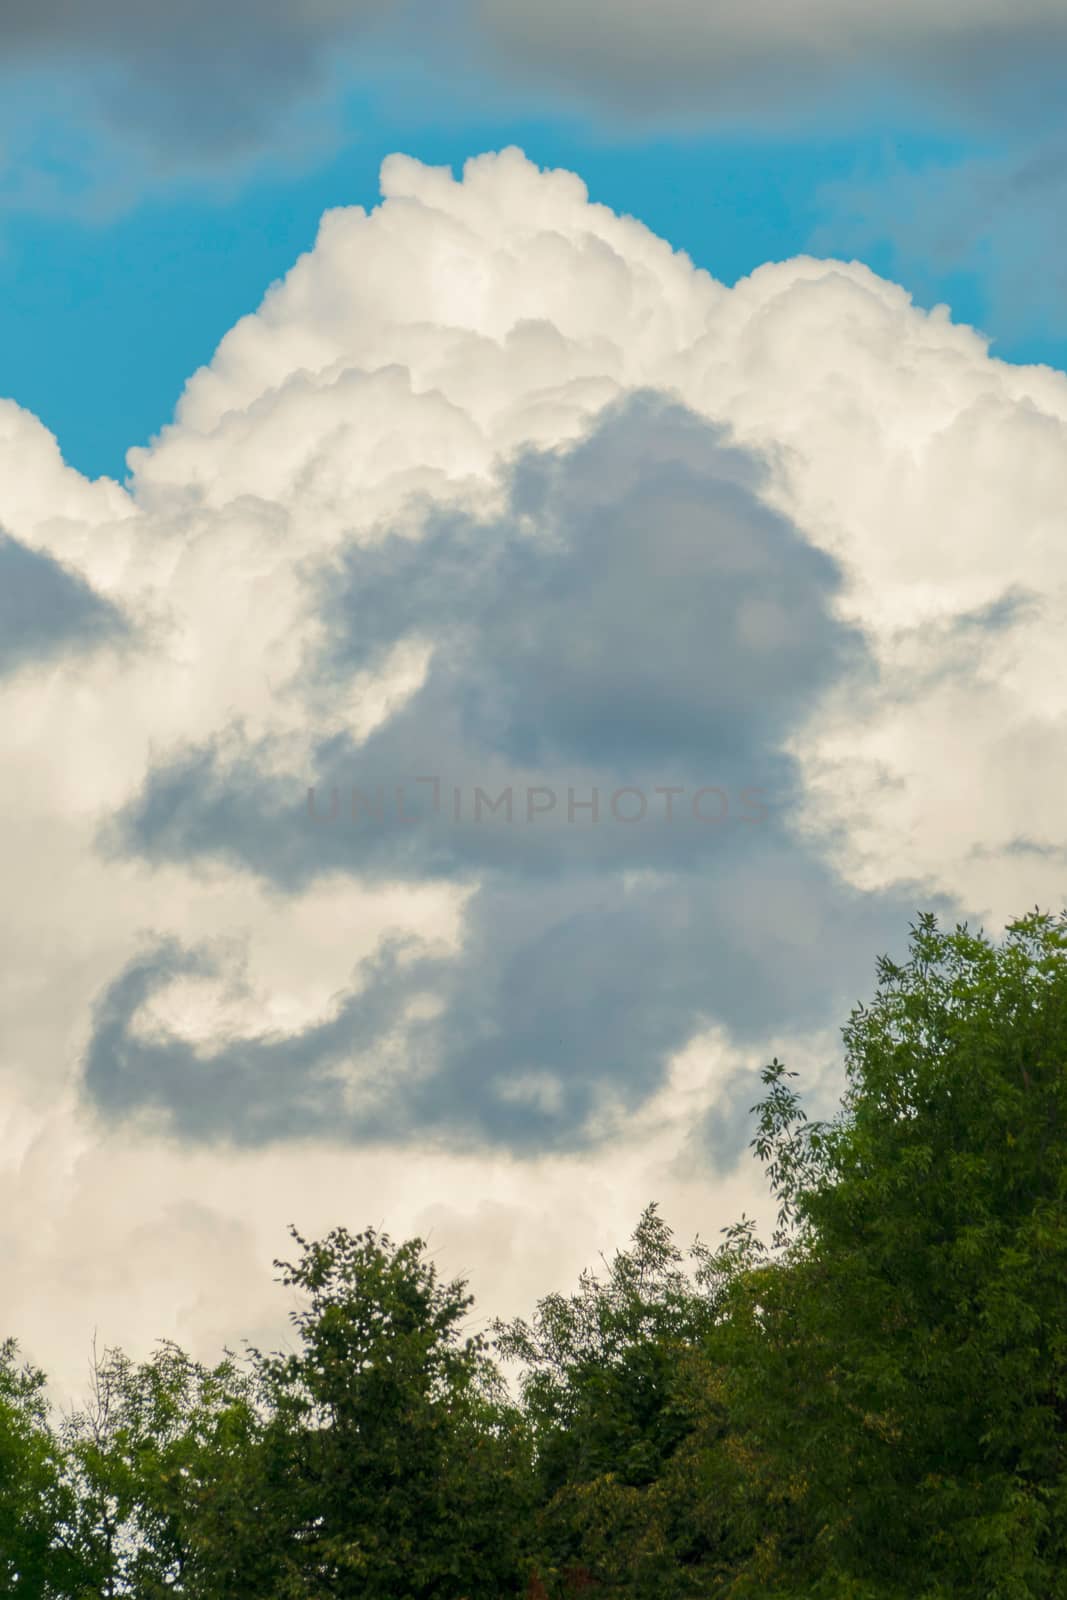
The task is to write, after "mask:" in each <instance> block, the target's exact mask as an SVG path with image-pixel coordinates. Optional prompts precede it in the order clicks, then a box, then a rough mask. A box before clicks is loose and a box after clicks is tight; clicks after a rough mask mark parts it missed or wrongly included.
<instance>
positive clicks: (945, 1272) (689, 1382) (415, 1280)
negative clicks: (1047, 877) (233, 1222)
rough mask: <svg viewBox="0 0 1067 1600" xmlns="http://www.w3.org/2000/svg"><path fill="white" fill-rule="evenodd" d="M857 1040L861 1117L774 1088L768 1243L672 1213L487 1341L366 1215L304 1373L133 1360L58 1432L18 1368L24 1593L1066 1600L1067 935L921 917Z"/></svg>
mask: <svg viewBox="0 0 1067 1600" xmlns="http://www.w3.org/2000/svg"><path fill="white" fill-rule="evenodd" d="M843 1038H844V1044H845V1054H846V1061H845V1083H844V1094H843V1099H842V1102H841V1107H840V1111H839V1113H838V1115H837V1116H836V1117H835V1118H834V1119H833V1120H832V1121H831V1122H828V1123H826V1122H811V1121H809V1120H808V1119H807V1117H806V1116H805V1113H804V1110H803V1107H802V1104H801V1100H800V1096H799V1094H798V1092H797V1090H796V1088H795V1087H794V1085H793V1081H792V1080H793V1077H794V1074H792V1073H791V1072H789V1071H788V1070H787V1069H786V1067H785V1066H784V1064H783V1063H782V1062H780V1061H778V1060H777V1059H775V1060H774V1061H772V1062H771V1064H770V1065H769V1066H767V1067H766V1068H765V1069H764V1071H763V1075H762V1081H763V1098H762V1099H761V1100H760V1101H759V1102H758V1103H757V1104H756V1105H754V1106H753V1108H752V1110H753V1115H754V1125H753V1130H754V1131H753V1139H752V1146H753V1150H754V1152H755V1154H756V1156H757V1157H758V1158H759V1159H760V1160H761V1161H762V1162H763V1164H764V1168H765V1172H766V1177H767V1182H768V1185H769V1190H770V1194H771V1196H772V1198H773V1200H774V1201H775V1202H776V1204H777V1208H778V1212H777V1221H776V1225H775V1227H774V1229H773V1232H772V1234H771V1237H770V1239H769V1240H768V1241H766V1242H765V1241H764V1240H762V1239H761V1238H760V1237H759V1234H758V1231H757V1229H756V1226H755V1224H754V1223H753V1222H752V1221H751V1220H750V1219H747V1218H745V1217H742V1218H741V1219H740V1221H738V1222H735V1223H732V1224H728V1225H727V1226H726V1227H724V1228H722V1230H721V1236H720V1243H719V1245H718V1247H717V1248H716V1249H714V1250H713V1249H711V1248H710V1247H709V1246H707V1245H706V1244H704V1243H703V1242H702V1241H701V1240H700V1239H699V1238H698V1239H697V1240H695V1241H694V1243H693V1245H692V1246H691V1248H690V1251H689V1260H688V1264H687V1263H686V1261H685V1257H684V1256H683V1253H682V1251H681V1250H680V1249H678V1247H677V1246H676V1245H675V1243H674V1239H673V1235H672V1233H671V1230H670V1229H669V1227H668V1226H667V1224H666V1223H665V1222H664V1220H663V1219H662V1218H661V1217H660V1215H659V1213H658V1209H657V1207H656V1205H655V1204H651V1205H648V1206H646V1208H645V1210H644V1211H643V1212H642V1214H641V1216H640V1219H639V1221H638V1224H637V1228H636V1230H635V1232H634V1235H633V1238H632V1240H631V1244H630V1248H629V1249H626V1250H619V1251H617V1252H616V1254H615V1256H614V1258H613V1260H612V1261H611V1263H610V1264H608V1263H604V1266H605V1272H604V1274H603V1275H599V1276H598V1275H597V1274H595V1273H593V1272H591V1271H587V1272H584V1273H582V1274H581V1277H580V1279H579V1285H578V1290H577V1292H576V1293H574V1294H572V1295H569V1296H566V1295H563V1294H559V1293H555V1294H549V1295H546V1296H545V1297H543V1298H542V1299H541V1300H540V1301H539V1302H538V1304H537V1307H536V1310H535V1312H534V1314H533V1316H532V1319H531V1320H530V1321H529V1322H527V1321H526V1320H524V1319H521V1318H518V1319H516V1320H514V1321H513V1322H511V1323H504V1322H501V1321H497V1322H495V1323H494V1325H493V1332H494V1335H495V1337H494V1339H493V1340H492V1342H491V1344H488V1343H487V1342H486V1340H485V1339H484V1338H483V1337H482V1336H481V1335H477V1336H473V1337H471V1336H468V1337H464V1336H463V1325H464V1322H465V1318H466V1316H467V1314H468V1312H469V1310H470V1308H471V1306H472V1304H473V1299H472V1297H471V1296H470V1295H469V1294H467V1293H466V1285H465V1283H464V1282H463V1281H462V1280H456V1281H454V1282H451V1283H442V1282H440V1281H439V1280H438V1277H437V1273H436V1270H435V1268H434V1266H433V1264H432V1263H431V1262H430V1261H428V1260H427V1259H426V1257H425V1246H424V1244H423V1241H422V1240H420V1239H412V1240H408V1241H406V1242H405V1243H403V1244H400V1245H394V1244H393V1242H392V1241H391V1240H390V1238H389V1236H388V1235H387V1234H378V1233H377V1232H376V1231H375V1230H374V1229H368V1230H366V1231H365V1232H364V1233H361V1234H356V1235H352V1234H349V1233H348V1232H347V1231H346V1230H345V1229H343V1228H338V1229H335V1230H334V1231H333V1232H332V1233H330V1234H329V1235H327V1237H326V1238H324V1239H322V1240H318V1241H309V1240H306V1239H304V1238H302V1237H301V1235H300V1234H298V1233H297V1232H296V1231H295V1230H293V1238H294V1240H295V1242H296V1245H297V1247H298V1255H297V1259H296V1260H295V1261H294V1262H278V1263H276V1266H277V1267H278V1268H279V1270H280V1274H281V1282H282V1283H283V1285H285V1286H286V1287H288V1288H290V1289H292V1290H295V1291H297V1293H298V1295H299V1296H300V1297H301V1304H300V1309H298V1310H296V1311H294V1312H293V1314H292V1326H293V1332H294V1336H295V1347H294V1348H292V1349H290V1350H288V1351H285V1352H283V1351H278V1352H273V1353H270V1354H266V1355H265V1354H263V1353H262V1352H261V1351H259V1350H255V1349H249V1350H248V1352H247V1353H246V1355H245V1356H244V1357H243V1358H241V1359H240V1360H238V1359H237V1358H236V1357H235V1356H233V1354H232V1353H230V1352H227V1353H226V1354H225V1356H224V1359H223V1360H222V1361H221V1362H220V1363H219V1364H218V1365H217V1366H215V1367H213V1368H207V1367H204V1366H201V1365H200V1364H198V1363H197V1362H195V1361H193V1360H192V1359H191V1358H190V1357H189V1356H188V1355H186V1354H185V1353H184V1352H183V1351H181V1350H180V1349H179V1348H178V1347H177V1346H175V1345H172V1344H167V1343H165V1344H163V1345H161V1346H160V1347H159V1348H158V1350H157V1351H156V1353H155V1354H154V1355H153V1357H152V1358H151V1359H150V1360H149V1361H147V1362H144V1363H140V1364H138V1363H135V1362H133V1361H131V1360H130V1359H128V1358H127V1357H126V1356H125V1355H123V1354H122V1353H121V1352H120V1351H115V1350H108V1351H106V1352H105V1353H104V1355H103V1357H102V1358H101V1359H99V1360H96V1359H95V1358H94V1363H93V1369H92V1386H91V1392H90V1395H89V1399H88V1401H87V1403H86V1404H85V1406H83V1408H82V1409H81V1410H80V1411H77V1412H75V1413H73V1414H72V1415H70V1416H69V1417H67V1418H66V1419H65V1420H64V1421H63V1422H61V1423H59V1424H57V1423H56V1422H55V1420H54V1418H53V1415H52V1413H51V1410H50V1408H49V1406H48V1404H47V1401H46V1398H45V1378H44V1375H43V1374H42V1373H40V1372H39V1371H37V1370H36V1369H35V1368H33V1367H32V1366H28V1365H20V1364H19V1361H18V1354H17V1349H16V1346H15V1345H14V1343H13V1342H12V1341H8V1342H7V1343H6V1344H4V1345H3V1346H0V1593H2V1594H3V1595H5V1596H6V1595H9V1594H10V1595H11V1596H12V1597H13V1600H89V1597H90V1596H91V1597H93V1600H98V1597H102V1600H109V1597H111V1600H114V1597H119V1596H131V1597H132V1596H136V1597H137V1600H160V1597H162V1596H165V1595H174V1596H182V1597H185V1600H330V1597H335V1596H336V1597H346V1596H352V1597H355V1596H359V1597H360V1600H499V1597H504V1596H524V1597H525V1600H565V1597H568V1596H573V1595H579V1594H594V1593H595V1594H597V1595H599V1596H602V1597H603V1600H689V1597H692V1600H696V1597H698V1596H699V1597H701V1600H746V1597H748V1600H774V1597H777V1600H801V1597H804V1600H949V1597H951V1600H1067V913H1065V914H1064V916H1062V917H1060V918H1059V919H1053V918H1052V917H1050V916H1048V915H1045V914H1042V913H1041V912H1040V911H1035V912H1034V913H1032V914H1030V915H1029V916H1027V917H1024V918H1021V919H1019V920H1018V921H1016V922H1013V923H1011V924H1010V925H1009V927H1008V929H1007V932H1006V936H1005V938H1004V940H1003V942H1002V943H1001V944H1000V945H994V944H992V943H991V942H990V941H989V940H988V939H987V938H985V936H984V935H983V934H981V933H979V934H977V935H975V934H972V933H970V932H969V931H968V929H967V927H966V925H963V926H959V927H957V928H956V929H955V930H954V932H952V933H945V932H943V931H941V930H940V929H939V928H938V926H937V922H936V919H935V918H934V917H932V916H929V915H926V916H921V917H920V918H919V919H918V922H917V924H916V925H914V926H913V928H912V930H911V951H910V957H909V960H908V961H907V962H906V963H905V964H904V965H896V964H894V963H893V962H891V961H889V960H888V959H886V958H883V959H882V960H880V961H879V963H878V988H877V993H876V995H875V997H874V999H873V1001H872V1002H871V1003H870V1004H869V1005H859V1006H857V1007H856V1008H855V1010H854V1011H853V1012H852V1015H851V1017H850V1019H849V1021H848V1023H847V1024H846V1026H845V1028H844V1029H843ZM498 1360H510V1361H515V1362H518V1363H520V1365H521V1367H522V1376H521V1400H520V1403H518V1404H516V1403H515V1402H513V1401H512V1399H511V1397H510V1395H509V1392H508V1389H507V1386H506V1384H505V1382H504V1380H503V1378H502V1376H501V1373H500V1370H499V1368H498V1366H497V1361H498Z"/></svg>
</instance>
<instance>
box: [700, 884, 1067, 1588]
mask: <svg viewBox="0 0 1067 1600" xmlns="http://www.w3.org/2000/svg"><path fill="white" fill-rule="evenodd" d="M878 972H879V979H880V985H879V990H878V993H877V996H876V998H875V1001H874V1003H873V1004H872V1006H871V1007H870V1008H867V1007H864V1006H859V1007H857V1008H856V1009H855V1010H854V1011H853V1013H852V1016H851V1019H850V1022H849V1024H848V1025H847V1026H846V1028H845V1029H844V1030H843V1032H844V1038H845V1042H846V1046H847V1050H848V1062H847V1069H848V1091H847V1093H846V1096H845V1101H844V1106H843V1110H842V1114H841V1115H840V1117H839V1118H838V1119H837V1120H836V1121H835V1123H834V1124H832V1125H831V1126H829V1127H816V1128H812V1129H808V1130H805V1129H804V1128H803V1127H802V1125H801V1124H802V1116H801V1114H800V1113H799V1110H798V1108H797V1107H796V1105H795V1103H791V1102H790V1098H789V1095H790V1092H789V1091H788V1090H786V1089H785V1086H784V1084H783V1082H782V1069H781V1068H780V1067H779V1066H778V1064H777V1063H776V1064H775V1066H774V1068H771V1069H768V1074H767V1081H768V1082H769V1083H770V1085H771V1091H772V1094H771V1097H769V1098H770V1099H772V1100H773V1101H774V1104H773V1105H771V1106H768V1105H767V1103H765V1105H764V1107H763V1108H762V1111H763V1120H764V1124H765V1127H764V1129H763V1137H762V1152H763V1154H764V1156H765V1158H766V1159H768V1160H769V1161H770V1162H771V1163H772V1164H773V1165H774V1166H775V1168H776V1175H777V1189H778V1192H779V1196H780V1199H781V1200H782V1201H783V1205H784V1212H785V1219H786V1222H787V1223H791V1231H789V1230H787V1232H788V1237H783V1238H782V1239H781V1240H780V1241H779V1243H780V1250H779V1252H778V1254H777V1256H776V1258H775V1259H772V1260H768V1261H767V1262H766V1263H765V1264H764V1265H762V1266H759V1267H757V1268H756V1269H754V1270H753V1271H751V1272H749V1273H746V1274H744V1275H742V1276H741V1277H740V1278H739V1279H738V1280H737V1281H736V1283H735V1285H734V1290H733V1307H732V1313H731V1315H732V1338H733V1357H734V1362H735V1366H734V1378H733V1381H732V1383H731V1385H730V1396H729V1403H730V1406H731V1408H732V1410H733V1413H734V1415H735V1416H737V1417H738V1418H739V1419H740V1421H741V1422H742V1424H743V1426H744V1427H745V1428H746V1430H747V1432H748V1437H749V1440H750V1443H751V1446H752V1454H753V1461H754V1463H755V1466H754V1467H753V1471H752V1495H753V1497H754V1500H755V1501H759V1502H760V1503H762V1505H763V1507H764V1508H765V1510H766V1513H767V1515H766V1521H765V1532H764V1536H763V1538H762V1539H761V1540H760V1541H759V1542H758V1544H757V1546H756V1547H755V1548H754V1552H753V1554H752V1556H751V1558H750V1559H749V1561H748V1562H747V1564H746V1566H745V1568H744V1570H741V1571H739V1573H738V1574H737V1575H736V1577H735V1580H734V1584H733V1587H732V1588H730V1590H729V1593H731V1594H736V1595H741V1594H748V1593H751V1594H760V1595H767V1594H781V1595H787V1594H789V1595H797V1596H800V1595H804V1596H806V1597H813V1600H818V1597H820V1596H830V1595H833V1596H835V1597H839V1596H846V1595H848V1596H855V1597H857V1600H858V1597H863V1600H876V1597H877V1600H905V1597H906V1600H935V1597H936V1600H945V1597H948V1596H950V1595H951V1596H952V1597H953V1600H968V1597H972V1596H973V1597H974V1600H978V1597H979V1596H983V1597H988V1596H994V1595H995V1596H997V1597H998V1600H1036V1597H1039V1596H1040V1597H1041V1600H1053V1597H1059V1596H1063V1595H1067V1516H1065V1513H1067V1471H1065V1469H1067V1372H1065V1353H1067V917H1065V918H1061V919H1059V921H1058V922H1056V921H1054V920H1053V919H1052V918H1051V917H1050V916H1048V915H1044V914H1042V913H1040V912H1039V911H1037V912H1035V913H1033V914H1031V915H1030V916H1028V917H1025V918H1022V919H1019V920H1017V921H1015V922H1013V923H1011V924H1009V927H1008V929H1007V933H1006V939H1005V942H1004V944H1003V946H1002V947H1000V948H997V947H994V946H992V945H991V944H990V942H989V941H988V940H987V939H986V938H984V936H982V935H981V934H979V935H978V936H975V935H972V934H970V933H968V931H967V928H966V925H965V924H964V925H962V926H959V927H957V929H956V931H955V933H953V934H945V933H942V932H940V931H939V930H938V927H937V922H936V918H934V917H933V916H932V915H929V914H927V915H924V916H922V917H920V919H919V922H918V924H917V925H916V926H913V928H912V940H911V958H910V960H909V961H908V963H907V965H906V966H903V967H900V966H896V965H894V964H893V963H892V962H890V961H888V960H887V959H885V958H883V959H882V960H881V961H880V962H879V964H878Z"/></svg>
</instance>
